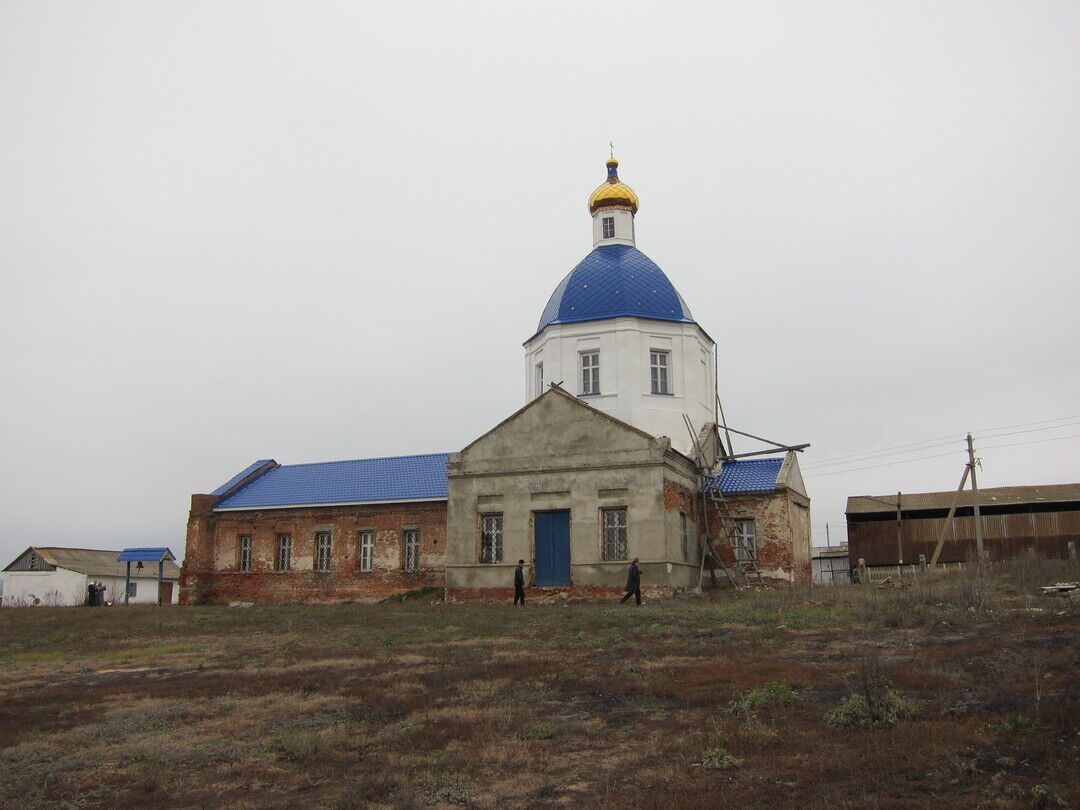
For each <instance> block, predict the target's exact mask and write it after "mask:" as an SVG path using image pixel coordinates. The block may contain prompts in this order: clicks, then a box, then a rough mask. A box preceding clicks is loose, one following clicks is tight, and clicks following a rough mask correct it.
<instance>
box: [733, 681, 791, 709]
mask: <svg viewBox="0 0 1080 810" xmlns="http://www.w3.org/2000/svg"><path fill="white" fill-rule="evenodd" d="M798 702H799V695H798V694H797V693H796V692H795V690H794V689H792V688H791V684H789V683H788V682H787V681H770V682H769V683H767V684H765V685H764V686H763V687H761V688H760V689H755V690H754V691H753V692H749V693H748V694H747V695H746V696H745V697H744V698H742V700H736V701H734V702H733V703H732V704H731V711H732V713H735V712H746V713H750V712H752V711H754V710H755V709H759V708H762V707H765V706H794V705H795V704H796V703H798Z"/></svg>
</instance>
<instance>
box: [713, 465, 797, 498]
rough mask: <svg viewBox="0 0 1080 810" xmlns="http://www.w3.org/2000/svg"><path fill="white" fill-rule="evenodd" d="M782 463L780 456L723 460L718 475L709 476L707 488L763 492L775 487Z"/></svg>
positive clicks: (725, 490) (724, 490) (723, 490)
mask: <svg viewBox="0 0 1080 810" xmlns="http://www.w3.org/2000/svg"><path fill="white" fill-rule="evenodd" d="M783 464H784V459H782V458H748V459H736V460H735V461H725V462H724V464H723V466H722V467H721V468H720V475H717V476H714V477H713V478H710V479H709V480H708V482H707V483H706V485H705V486H706V488H707V489H716V488H719V489H720V491H721V492H764V491H766V490H771V489H776V479H777V476H779V475H780V468H781V467H782V466H783Z"/></svg>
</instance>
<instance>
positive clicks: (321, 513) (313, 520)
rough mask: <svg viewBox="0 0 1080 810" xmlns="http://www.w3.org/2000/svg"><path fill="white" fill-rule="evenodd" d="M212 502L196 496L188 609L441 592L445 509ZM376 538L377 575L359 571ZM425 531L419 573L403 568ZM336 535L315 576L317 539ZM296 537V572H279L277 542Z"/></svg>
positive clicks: (186, 581) (441, 505)
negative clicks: (409, 542) (216, 506)
mask: <svg viewBox="0 0 1080 810" xmlns="http://www.w3.org/2000/svg"><path fill="white" fill-rule="evenodd" d="M212 504H213V498H212V497H211V496H206V495H193V496H192V508H191V513H190V515H189V518H188V536H187V551H186V554H185V559H184V566H183V569H182V571H181V574H180V583H181V601H182V602H183V603H185V604H206V603H220V602H232V601H241V602H260V603H270V602H314V601H341V600H350V599H358V600H377V599H383V598H386V597H387V596H392V595H394V594H397V593H403V592H405V591H409V590H414V589H416V588H423V587H427V586H435V587H440V588H441V587H442V586H443V585H444V581H445V566H446V502H445V501H433V502H419V503H400V504H382V505H370V506H364V505H361V506H325V507H304V508H296V509H264V510H251V511H243V512H214V511H213V510H212ZM361 529H365V530H372V531H374V533H375V542H374V559H373V566H372V570H371V571H366V572H362V571H360V553H359V552H360V547H359V532H360V530H361ZM404 529H418V530H419V532H420V560H419V568H418V570H416V571H405V570H404V569H403V551H404V543H403V537H402V531H403V530H404ZM318 531H329V532H330V533H331V538H332V540H331V549H332V551H331V564H330V570H329V571H326V572H322V571H314V570H313V568H314V559H315V533H316V532H318ZM285 533H287V534H290V535H291V536H292V565H291V569H290V570H289V571H277V570H275V564H276V559H277V547H278V535H279V534H285ZM240 535H250V536H251V568H250V570H249V571H240V570H239V554H238V544H239V541H238V537H239V536H240Z"/></svg>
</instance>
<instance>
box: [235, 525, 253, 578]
mask: <svg viewBox="0 0 1080 810" xmlns="http://www.w3.org/2000/svg"><path fill="white" fill-rule="evenodd" d="M236 540H237V553H236V556H237V560H236V567H237V568H239V569H240V570H241V571H250V570H251V535H250V534H241V535H239V536H238V537H237V538H236Z"/></svg>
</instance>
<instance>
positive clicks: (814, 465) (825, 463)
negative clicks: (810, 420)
mask: <svg viewBox="0 0 1080 810" xmlns="http://www.w3.org/2000/svg"><path fill="white" fill-rule="evenodd" d="M927 441H932V440H929V439H928V440H927ZM953 441H954V439H951V438H950V439H949V441H947V442H938V443H937V444H927V445H926V446H925V447H912V448H910V449H907V450H892V451H890V452H883V451H879V452H875V453H866V454H859V455H866V456H867V457H866V458H850V457H846V456H845V457H842V458H840V459H835V460H832V461H811V462H807V464H806V465H805V466H804V467H803V469H808V470H809V469H815V470H816V469H817V468H818V467H833V466H835V465H837V464H841V465H843V464H858V463H860V462H862V461H870V460H872V459H874V458H884V457H885V456H902V455H904V454H905V453H918V452H920V451H922V450H933V449H934V448H935V447H945V446H946V445H949V444H952V443H953ZM920 444H925V442H920ZM844 458H847V459H848V460H847V461H845V460H844Z"/></svg>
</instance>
